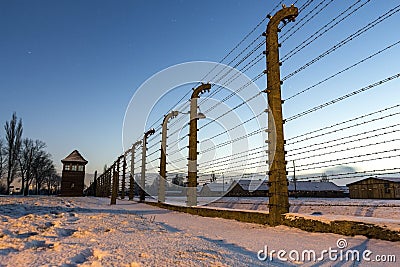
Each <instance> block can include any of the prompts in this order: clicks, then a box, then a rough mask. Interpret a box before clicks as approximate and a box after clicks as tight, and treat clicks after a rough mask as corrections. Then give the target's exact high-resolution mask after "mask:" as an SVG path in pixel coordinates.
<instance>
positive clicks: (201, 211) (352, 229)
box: [146, 202, 400, 241]
mask: <svg viewBox="0 0 400 267" xmlns="http://www.w3.org/2000/svg"><path fill="white" fill-rule="evenodd" d="M146 204H149V205H152V206H157V207H160V208H164V209H168V210H173V211H178V212H185V213H189V214H193V215H199V216H203V217H218V218H224V219H231V220H237V221H241V222H249V223H257V224H263V225H268V224H269V214H268V213H267V212H260V211H251V210H249V211H248V210H229V209H218V208H208V207H207V208H206V207H183V206H175V205H171V204H165V203H156V202H146ZM282 220H283V225H285V226H289V227H294V228H298V229H301V230H304V231H307V232H319V233H334V234H340V235H346V236H355V235H363V236H366V237H368V238H375V239H381V240H388V241H400V232H399V231H394V230H390V229H386V228H383V227H381V226H378V225H374V224H368V223H363V222H355V221H330V222H324V221H321V220H314V219H310V218H304V217H301V216H290V217H289V216H285V215H283V218H282Z"/></svg>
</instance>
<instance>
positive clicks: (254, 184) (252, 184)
mask: <svg viewBox="0 0 400 267" xmlns="http://www.w3.org/2000/svg"><path fill="white" fill-rule="evenodd" d="M267 183H268V181H265V180H262V181H260V180H248V179H246V180H244V179H242V180H238V181H234V182H233V183H232V184H231V188H232V187H234V186H235V185H236V184H237V185H239V186H240V187H241V188H242V189H243V190H245V191H250V192H252V191H256V190H260V191H267V190H268V184H267ZM231 188H229V190H230V189H231Z"/></svg>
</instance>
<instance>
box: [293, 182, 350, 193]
mask: <svg viewBox="0 0 400 267" xmlns="http://www.w3.org/2000/svg"><path fill="white" fill-rule="evenodd" d="M288 189H289V191H294V183H293V182H290V183H289V188H288ZM296 190H297V191H313V192H316V191H342V189H341V188H340V187H339V186H337V185H336V184H334V183H332V182H315V181H297V182H296Z"/></svg>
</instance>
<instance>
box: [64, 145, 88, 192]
mask: <svg viewBox="0 0 400 267" xmlns="http://www.w3.org/2000/svg"><path fill="white" fill-rule="evenodd" d="M61 162H62V164H63V170H62V177H61V196H68V197H78V196H83V189H84V186H85V165H86V164H87V163H88V161H87V160H85V159H84V158H83V157H82V155H81V154H80V153H79V152H78V150H74V151H73V152H72V153H71V154H69V155H68V157H66V158H65V159H63V160H61Z"/></svg>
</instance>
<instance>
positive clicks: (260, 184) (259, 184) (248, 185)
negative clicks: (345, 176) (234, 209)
mask: <svg viewBox="0 0 400 267" xmlns="http://www.w3.org/2000/svg"><path fill="white" fill-rule="evenodd" d="M236 184H237V185H239V186H240V187H241V188H242V189H243V190H245V191H250V192H252V191H256V190H257V191H267V190H268V189H269V186H268V181H266V180H263V181H260V180H239V181H234V183H233V184H232V185H231V188H232V187H233V186H235V185H236ZM231 188H229V190H230V189H231ZM288 190H289V191H294V183H293V182H290V183H289V186H288ZM296 190H297V191H313V192H316V191H342V189H341V188H340V187H339V186H337V185H336V184H334V183H332V182H316V181H298V182H297V183H296Z"/></svg>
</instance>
